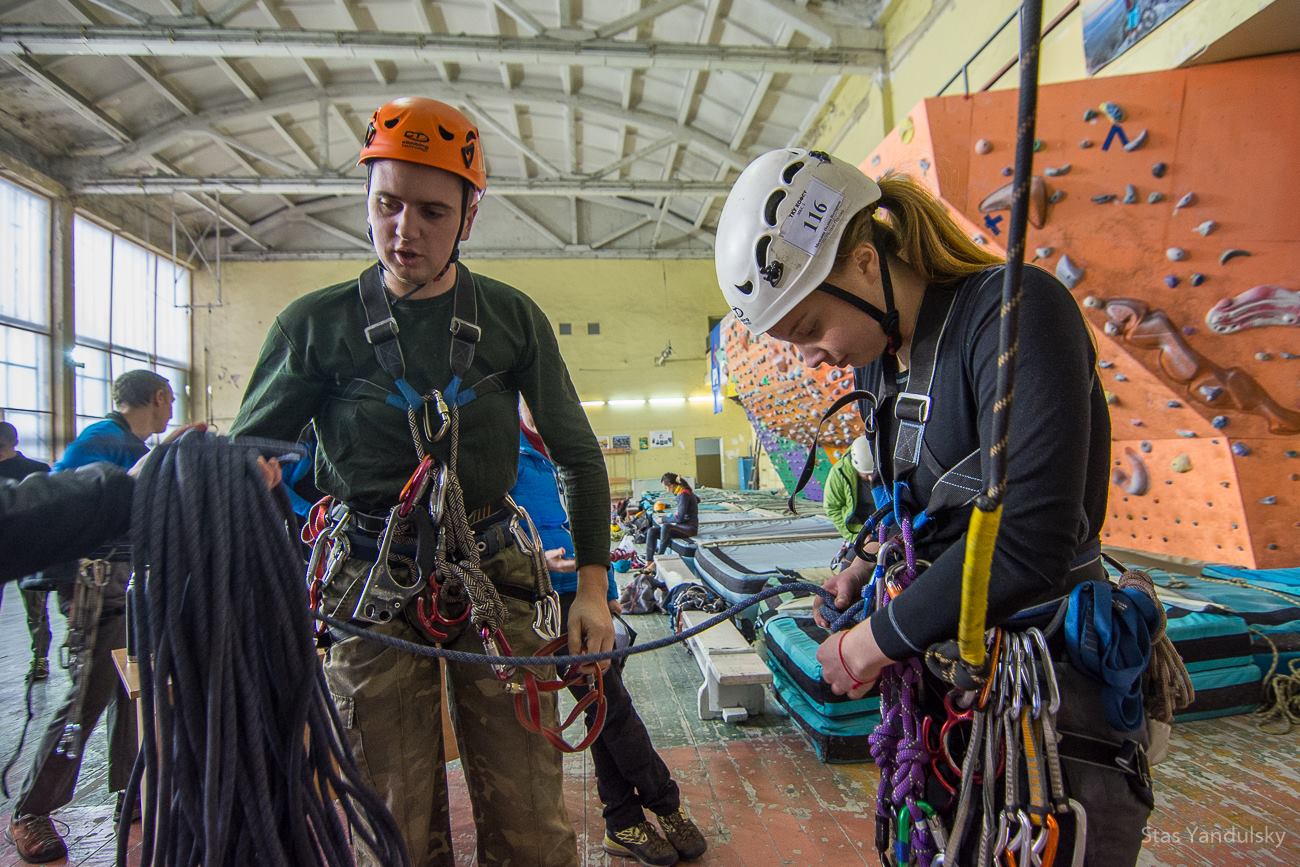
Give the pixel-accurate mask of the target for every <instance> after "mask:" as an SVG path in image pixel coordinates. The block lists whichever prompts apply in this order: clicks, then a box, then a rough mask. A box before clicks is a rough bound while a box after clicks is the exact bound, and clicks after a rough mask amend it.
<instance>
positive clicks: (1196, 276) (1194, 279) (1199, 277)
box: [1189, 271, 1205, 286]
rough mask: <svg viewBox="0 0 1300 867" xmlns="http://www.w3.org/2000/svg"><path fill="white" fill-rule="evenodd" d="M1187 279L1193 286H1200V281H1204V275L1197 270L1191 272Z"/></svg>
mask: <svg viewBox="0 0 1300 867" xmlns="http://www.w3.org/2000/svg"><path fill="white" fill-rule="evenodd" d="M1189 279H1190V280H1191V283H1192V285H1193V286H1200V285H1201V284H1202V283H1204V282H1205V275H1204V274H1202V273H1201V272H1199V271H1197V272H1195V273H1193V274H1192V276H1191V277H1190V278H1189Z"/></svg>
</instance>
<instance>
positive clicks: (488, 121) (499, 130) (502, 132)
mask: <svg viewBox="0 0 1300 867" xmlns="http://www.w3.org/2000/svg"><path fill="white" fill-rule="evenodd" d="M464 103H465V107H466V108H468V109H469V110H470V114H472V115H474V117H475V118H476V119H477V120H478V122H479V123H481V124H483V125H484V126H489V127H491V128H492V130H493V132H495V133H496V134H497V135H499V136H501V137H502V138H503V139H505V140H506V141H508V142H510V144H511V145H513V146H514V148H515V150H517V151H519V152H520V153H522V154H525V155H526V156H527V157H528V158H529V159H530V160H532V161H533V162H534V163H536V164H537V166H538V167H539V168H541V169H544V170H545V171H546V172H547V173H548V174H551V175H555V176H557V177H558V176H559V175H562V174H564V173H563V172H561V171H560V170H559V169H558V168H556V167H555V165H554V164H552V163H551V162H550V160H548V159H546V157H544V156H542V155H541V154H539V153H538V152H537V150H536V149H535V148H534V147H533V146H532V145H530V144H528V143H527V142H525V141H524V140H523V139H522V138H520V137H519V136H517V135H515V134H514V133H513V132H511V131H510V130H509V129H508V128H507V127H506V125H505V124H503V123H502V122H501V121H499V120H497V119H496V118H495V117H493V116H492V114H490V113H489V112H486V111H484V110H483V109H481V108H479V107H478V105H476V104H475V103H474V102H473V101H472V100H468V99H467V100H464ZM517 125H518V120H517V118H516V126H517Z"/></svg>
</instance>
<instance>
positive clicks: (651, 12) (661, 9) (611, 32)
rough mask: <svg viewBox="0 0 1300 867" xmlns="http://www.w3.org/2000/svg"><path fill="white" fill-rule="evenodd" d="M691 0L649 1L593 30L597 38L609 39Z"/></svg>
mask: <svg viewBox="0 0 1300 867" xmlns="http://www.w3.org/2000/svg"><path fill="white" fill-rule="evenodd" d="M690 2H691V0H659V2H658V3H651V4H650V5H649V6H646V7H645V8H643V9H638V10H637V11H636V12H630V13H628V14H627V15H624V16H623V17H622V18H616V19H614V20H613V21H611V22H609V23H608V24H602V25H601V26H600V27H597V28H596V30H595V31H594V35H595V37H596V38H597V39H609V38H610V37H611V36H617V35H619V34H620V33H622V32H623V31H625V30H631V29H632V28H634V27H640V26H641V25H642V24H645V23H646V22H647V21H653V20H654V19H656V18H658V17H659V16H660V15H663V14H664V13H665V12H671V11H673V10H674V9H676V8H677V7H678V6H685V5H686V4H687V3H690Z"/></svg>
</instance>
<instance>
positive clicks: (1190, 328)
mask: <svg viewBox="0 0 1300 867" xmlns="http://www.w3.org/2000/svg"><path fill="white" fill-rule="evenodd" d="M1195 333H1196V326H1195V325H1184V326H1183V334H1185V335H1186V336H1188V337H1191V336H1192V335H1193V334H1195Z"/></svg>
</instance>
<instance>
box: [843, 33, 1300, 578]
mask: <svg viewBox="0 0 1300 867" xmlns="http://www.w3.org/2000/svg"><path fill="white" fill-rule="evenodd" d="M1016 99H1017V94H1016V93H1015V92H1014V91H1007V92H1000V93H984V94H977V95H974V96H971V97H946V98H943V99H931V100H926V101H924V102H922V103H921V104H920V105H918V106H916V108H915V109H914V110H913V111H912V112H911V113H910V114H909V115H908V117H907V119H906V120H905V121H904V122H903V123H902V124H900V125H899V127H898V128H896V129H895V130H893V131H892V132H891V133H890V134H889V135H888V136H887V137H886V138H885V140H884V141H883V142H882V143H881V144H880V146H879V147H878V148H877V149H876V150H875V151H874V152H873V153H872V154H871V155H870V156H869V157H868V158H867V159H866V160H865V161H864V162H863V163H862V169H863V171H865V172H867V173H869V174H871V175H873V176H879V175H881V174H883V173H884V172H885V171H887V170H890V169H893V170H897V171H903V172H906V173H909V174H912V175H914V176H915V177H917V178H919V179H920V180H922V181H923V182H924V183H925V184H926V185H927V186H928V187H929V188H930V189H931V190H933V191H934V192H935V193H937V194H938V195H939V196H940V198H941V199H942V200H943V201H944V202H945V203H946V204H947V205H948V207H949V209H950V210H951V211H952V212H953V214H954V215H955V216H956V217H957V218H958V221H959V222H960V224H961V225H962V226H963V228H966V229H967V230H968V231H969V232H970V233H971V235H972V237H974V238H976V240H977V241H980V242H981V243H986V244H989V245H990V246H991V247H993V248H996V249H999V251H1001V247H1000V245H999V242H1000V240H1001V239H1002V237H1004V232H1005V227H1006V224H1007V222H1009V216H1010V214H1009V211H1007V210H1002V209H999V207H998V203H997V202H996V201H993V202H991V203H989V204H988V205H986V206H985V208H984V211H983V212H982V211H981V204H982V203H985V201H986V200H987V199H989V197H990V195H991V194H994V193H995V192H996V191H997V190H998V189H999V188H1001V187H1004V186H1005V185H1006V184H1008V183H1009V182H1010V177H1009V171H1008V170H1009V167H1010V166H1011V164H1012V162H1013V158H1014V134H1015V117H1016ZM1103 103H1111V104H1113V106H1117V107H1118V108H1119V109H1120V110H1121V111H1122V118H1121V119H1120V120H1118V122H1116V121H1114V120H1113V119H1112V117H1111V116H1110V114H1109V113H1108V112H1107V111H1106V110H1105V108H1104V107H1103ZM1113 127H1117V129H1113ZM1144 135H1145V137H1144V138H1143V136H1144ZM1108 137H1109V138H1110V139H1111V140H1110V142H1109V147H1106V145H1107V139H1108ZM1038 139H1039V141H1040V145H1039V150H1038V152H1037V153H1036V155H1035V159H1034V174H1035V176H1036V177H1038V178H1040V179H1041V183H1042V184H1043V185H1044V191H1043V197H1042V199H1041V200H1040V202H1039V209H1038V214H1037V216H1038V217H1039V219H1040V222H1042V223H1043V225H1042V226H1041V227H1034V226H1031V228H1030V230H1029V240H1028V249H1029V251H1030V257H1031V258H1034V259H1035V261H1036V263H1037V264H1039V265H1040V266H1042V267H1044V268H1046V269H1047V270H1049V271H1056V272H1057V273H1058V276H1060V275H1061V274H1062V273H1063V271H1064V270H1066V269H1062V268H1061V265H1062V261H1061V260H1062V257H1063V256H1068V257H1069V261H1070V262H1071V263H1073V270H1074V271H1075V273H1076V275H1077V283H1076V285H1075V286H1074V287H1073V293H1074V295H1075V297H1076V298H1077V299H1078V301H1079V303H1080V305H1081V307H1082V309H1083V311H1084V315H1085V317H1086V318H1087V320H1088V321H1089V322H1090V323H1091V325H1092V326H1093V328H1094V330H1095V332H1096V335H1097V342H1098V348H1099V352H1100V359H1101V362H1102V363H1101V365H1100V369H1099V374H1100V376H1101V377H1102V381H1103V384H1104V387H1105V388H1106V391H1107V394H1108V399H1109V401H1110V403H1111V418H1112V425H1113V431H1114V433H1113V438H1114V448H1113V452H1114V453H1113V456H1112V457H1113V465H1114V468H1115V470H1116V473H1115V475H1114V478H1113V484H1112V489H1111V507H1110V509H1109V519H1108V521H1107V524H1106V527H1105V531H1104V540H1105V541H1107V542H1109V543H1112V544H1116V545H1122V546H1125V547H1134V548H1139V549H1143V550H1148V551H1152V552H1157V553H1165V554H1174V555H1178V556H1183V557H1192V558H1197V559H1204V560H1211V561H1217V562H1230V563H1238V564H1242V565H1245V566H1248V567H1254V568H1269V567H1278V566H1294V565H1297V564H1300V327H1298V326H1300V206H1298V205H1297V203H1298V202H1300V173H1297V172H1296V171H1295V156H1294V155H1295V153H1296V152H1297V148H1298V147H1300V144H1298V143H1300V55H1296V54H1289V55H1278V56H1273V57H1267V58H1258V59H1253V60H1246V61H1238V62H1234V63H1229V64H1219V65H1213V66H1204V67H1197V68H1193V69H1187V70H1173V71H1170V72H1162V73H1154V74H1149V75H1138V76H1129V77H1123V78H1107V79H1102V80H1092V81H1078V82H1070V83H1066V84H1057V85H1049V86H1045V87H1043V88H1042V90H1041V92H1040V96H1039V118H1038ZM1125 139H1126V140H1127V141H1128V142H1129V144H1130V148H1129V149H1125V147H1124V146H1123V142H1124V141H1125ZM981 140H982V141H983V143H986V144H987V148H985V147H984V146H983V144H981V146H980V147H979V148H977V143H980V142H981ZM978 151H985V152H983V153H980V152H978ZM1158 163H1163V164H1164V171H1163V172H1162V173H1160V172H1157V171H1156V170H1155V166H1156V164H1158ZM1157 174H1159V176H1157ZM1130 185H1131V186H1130ZM1189 193H1190V194H1192V195H1191V199H1190V202H1189V203H1188V204H1186V205H1185V206H1183V207H1176V205H1177V203H1178V202H1179V201H1180V200H1181V199H1182V198H1183V197H1184V196H1186V195H1187V194H1189ZM1153 194H1155V195H1154V196H1153ZM1106 196H1111V197H1113V198H1111V199H1110V200H1107V201H1098V200H1097V199H1100V198H1102V197H1106ZM1126 197H1127V198H1129V199H1130V201H1131V203H1126V202H1125V198H1126ZM1152 199H1155V201H1152ZM986 218H987V219H988V220H989V221H990V222H987V223H986ZM999 218H1001V219H1000V220H999ZM1207 221H1212V223H1211V224H1210V225H1208V226H1207V225H1206V223H1207ZM1198 227H1201V229H1200V231H1198V230H1197V228H1198ZM1233 249H1237V250H1242V251H1245V253H1246V254H1248V255H1242V254H1238V255H1235V256H1230V257H1227V258H1226V259H1224V260H1222V261H1221V257H1223V254H1224V253H1225V252H1226V251H1229V250H1233ZM1243 295H1244V296H1245V297H1241V296H1243ZM1225 299H1226V300H1225ZM1221 301H1222V302H1223V304H1226V307H1227V310H1226V312H1220V314H1218V315H1216V316H1214V317H1212V319H1213V320H1214V324H1216V325H1218V326H1219V328H1218V330H1216V329H1215V328H1212V327H1211V323H1210V320H1209V319H1207V315H1208V314H1210V312H1211V310H1212V308H1215V306H1216V304H1220V302H1221ZM1225 324H1227V325H1228V326H1241V327H1238V328H1236V330H1233V331H1231V332H1230V333H1224V330H1223V329H1224V325H1225ZM1022 327H1024V328H1032V327H1033V323H1032V322H1026V323H1023V324H1022ZM1176 464H1177V466H1178V467H1179V468H1180V469H1184V471H1183V472H1177V471H1175V465H1176ZM1135 473H1136V474H1137V475H1138V476H1139V477H1140V476H1141V475H1143V474H1144V475H1145V477H1146V479H1145V482H1146V484H1145V485H1139V484H1136V483H1135V482H1134V476H1135ZM1139 488H1144V489H1143V490H1141V491H1139Z"/></svg>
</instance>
